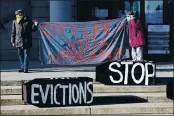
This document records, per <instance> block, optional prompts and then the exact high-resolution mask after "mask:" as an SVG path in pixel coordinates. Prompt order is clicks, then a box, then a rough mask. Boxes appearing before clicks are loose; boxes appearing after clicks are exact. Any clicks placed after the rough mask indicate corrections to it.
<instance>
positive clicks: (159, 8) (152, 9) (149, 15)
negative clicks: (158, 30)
mask: <svg viewBox="0 0 174 116" xmlns="http://www.w3.org/2000/svg"><path fill="white" fill-rule="evenodd" d="M145 15H146V23H148V24H162V23H163V0H146V1H145Z"/></svg>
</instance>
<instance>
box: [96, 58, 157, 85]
mask: <svg viewBox="0 0 174 116" xmlns="http://www.w3.org/2000/svg"><path fill="white" fill-rule="evenodd" d="M96 79H97V81H100V82H103V83H106V84H115V85H118V84H119V85H129V84H133V85H139V84H143V85H149V84H154V82H155V64H154V63H153V62H146V61H142V62H132V61H120V62H109V63H105V64H102V65H100V66H98V67H97V68H96Z"/></svg>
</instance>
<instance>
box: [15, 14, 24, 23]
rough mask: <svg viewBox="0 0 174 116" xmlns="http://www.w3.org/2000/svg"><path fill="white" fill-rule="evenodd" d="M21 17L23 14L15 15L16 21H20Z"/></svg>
mask: <svg viewBox="0 0 174 116" xmlns="http://www.w3.org/2000/svg"><path fill="white" fill-rule="evenodd" d="M22 18H23V16H20V15H16V22H17V23H18V24H19V22H20V21H21V19H22Z"/></svg>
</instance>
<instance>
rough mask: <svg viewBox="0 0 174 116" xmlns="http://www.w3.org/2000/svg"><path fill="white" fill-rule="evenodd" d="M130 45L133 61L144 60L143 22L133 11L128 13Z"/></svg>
mask: <svg viewBox="0 0 174 116" xmlns="http://www.w3.org/2000/svg"><path fill="white" fill-rule="evenodd" d="M127 21H128V31H129V43H130V46H131V48H132V50H131V55H132V59H133V61H140V60H143V48H144V45H145V40H144V33H143V32H144V31H143V26H142V23H141V20H140V19H138V18H137V17H135V15H134V13H133V12H132V11H130V12H128V13H127Z"/></svg>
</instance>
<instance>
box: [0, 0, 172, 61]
mask: <svg viewBox="0 0 174 116" xmlns="http://www.w3.org/2000/svg"><path fill="white" fill-rule="evenodd" d="M17 9H22V10H24V11H25V12H26V13H27V14H28V15H29V16H30V17H32V19H33V20H38V21H51V22H69V21H71V22H76V21H77V22H83V21H93V20H101V19H102V20H103V19H106V20H107V19H115V18H121V17H125V15H126V13H127V12H128V11H130V10H131V11H133V12H134V13H135V14H136V15H137V16H139V17H140V19H141V20H142V22H143V25H144V29H145V32H144V33H145V35H146V46H145V56H146V59H153V60H158V59H160V60H161V61H166V60H167V61H171V60H172V58H174V57H173V54H174V0H25V1H24V0H1V1H0V24H1V27H2V25H3V26H4V29H2V28H1V29H0V43H1V48H0V49H1V52H0V53H1V60H18V57H17V51H16V50H15V49H14V48H13V47H12V46H11V43H10V34H11V25H12V21H13V20H14V19H15V15H14V12H15V11H16V10H17ZM39 38H40V34H39V32H36V33H33V48H32V50H31V54H32V55H31V60H39Z"/></svg>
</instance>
